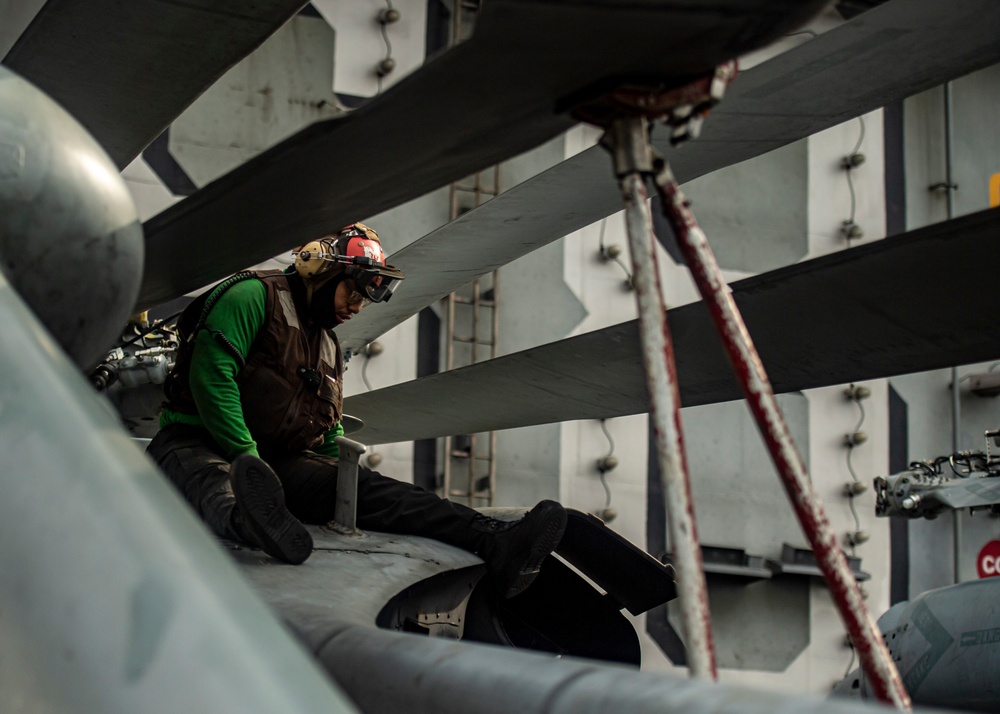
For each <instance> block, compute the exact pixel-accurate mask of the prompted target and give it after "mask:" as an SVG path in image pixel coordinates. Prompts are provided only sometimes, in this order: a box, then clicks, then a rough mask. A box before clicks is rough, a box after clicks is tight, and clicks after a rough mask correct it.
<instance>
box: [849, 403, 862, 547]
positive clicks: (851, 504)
mask: <svg viewBox="0 0 1000 714" xmlns="http://www.w3.org/2000/svg"><path fill="white" fill-rule="evenodd" d="M852 386H853V385H852ZM851 401H853V402H854V403H855V404H857V405H858V411H859V412H860V416H859V418H858V423H857V424H855V425H854V431H853V432H851V433H854V434H856V433H857V432H859V431H860V430H861V425H862V424H864V423H865V416H866V415H865V406H864V404H862V403H861V400H860V399H852V400H851ZM853 452H854V444H851V443H849V444H848V445H847V470H848V472H849V473H850V474H851V480H852V481H853V482H854V483H861V479H860V478H858V474H857V472H856V471H855V470H854V464H853V463H852V462H851V454H852V453H853ZM856 495H857V494H855V493H854V491H848V492H847V505H848V507H849V508H850V509H851V515H852V516H853V517H854V531H855V532H858V531H860V530H861V518H860V517H859V516H858V511H857V509H856V508H855V507H854V498H855V496H856ZM849 543H850V548H851V555H852V556H854V555H856V554H857V553H856V544H855V543H854V539H853V538H852V539H851V540H850V542H849Z"/></svg>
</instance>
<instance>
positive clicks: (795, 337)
mask: <svg viewBox="0 0 1000 714" xmlns="http://www.w3.org/2000/svg"><path fill="white" fill-rule="evenodd" d="M998 230H1000V211H997V210H989V211H983V212H981V213H976V214H973V215H971V216H965V217H963V218H958V219H955V220H952V221H949V222H947V223H942V224H937V225H935V226H929V227H927V228H923V229H921V230H919V231H914V232H913V233H908V234H905V235H902V236H897V237H895V238H887V239H886V240H884V241H879V242H877V243H873V244H869V245H866V246H862V247H859V248H855V249H852V250H847V251H843V252H840V253H837V254H834V255H829V256H826V257H823V258H818V259H816V260H811V261H807V262H805V263H800V264H798V265H794V266H790V267H788V268H784V269H782V270H779V271H775V272H773V273H768V274H765V275H762V276H758V277H755V278H750V279H748V280H743V281H740V282H738V283H735V284H734V285H733V292H734V295H735V296H736V300H737V302H738V304H739V306H740V309H741V310H742V312H743V316H744V318H745V320H746V323H747V326H748V328H749V330H750V334H751V335H752V336H753V338H754V341H755V343H756V345H757V348H758V350H759V351H760V355H761V358H762V360H763V362H764V365H765V367H766V368H767V370H768V372H769V374H770V378H771V382H772V384H773V386H774V388H775V390H776V391H778V392H788V391H796V390H801V389H807V388H811V387H820V386H825V385H830V384H840V383H843V382H848V381H852V380H863V379H875V378H879V377H887V376H890V375H895V374H904V373H908V372H917V371H922V370H928V369H935V368H938V367H943V366H947V365H953V364H967V363H971V362H982V361H986V360H989V359H995V358H1000V335H998V334H997V333H996V331H995V330H990V329H987V328H985V327H984V324H983V321H982V316H983V315H992V314H998V313H1000V292H998V291H996V290H994V289H993V283H994V278H995V265H996V263H997V260H998V259H1000V245H998V243H997V241H996V235H997V231H998ZM669 316H670V317H669V319H670V327H671V330H672V332H673V336H674V349H675V351H676V359H677V372H678V376H679V379H680V389H681V400H682V403H683V404H684V406H694V405H698V404H709V403H713V402H720V401H728V400H732V399H740V398H742V393H741V392H740V390H739V387H738V385H737V383H736V380H735V379H734V378H733V376H732V372H731V370H730V366H729V362H728V360H727V358H726V356H725V354H724V353H723V351H722V348H721V346H720V342H719V340H718V338H717V336H716V334H715V331H714V329H713V328H712V326H711V323H710V321H709V319H708V315H707V313H706V312H705V308H704V306H703V305H702V304H701V303H694V304H691V305H686V306H684V307H680V308H676V309H674V310H671V311H670V312H669ZM638 340H639V338H638V329H637V326H636V322H635V321H632V322H626V323H622V324H620V325H615V326H613V327H609V328H607V329H604V330H599V331H596V332H590V333H587V334H585V335H580V336H577V337H574V338H571V339H568V340H563V341H562V342H556V343H553V344H549V345H545V346H542V347H539V348H535V349H533V350H528V351H525V352H518V353H516V354H513V355H507V356H504V357H500V358H498V359H495V360H491V361H490V362H486V363H482V364H479V365H473V366H470V367H465V368H462V369H458V370H453V371H451V372H445V373H442V374H436V375H433V376H431V377H425V378H423V379H420V380H415V381H411V382H406V383H404V384H400V385H396V386H393V387H388V388H386V389H380V390H377V391H374V392H367V393H365V394H361V395H357V396H353V397H350V398H348V399H347V401H346V404H345V409H346V410H347V411H348V412H350V413H351V414H354V415H355V416H357V417H359V418H361V419H363V420H364V421H365V423H366V425H367V426H366V427H365V429H364V430H363V431H361V432H359V434H358V439H359V440H360V441H362V442H365V443H368V444H377V443H382V442H394V441H410V440H413V439H425V438H429V437H435V436H444V435H447V434H460V433H461V434H464V433H470V432H478V431H487V430H489V429H507V428H512V427H518V426H527V425H530V424H545V423H548V422H553V421H566V420H570V419H602V418H608V417H613V416H623V415H625V414H636V413H640V412H644V411H646V409H647V397H646V389H645V382H644V379H645V378H644V376H643V372H642V364H641V362H640V360H639V359H638V355H639V353H640V352H639V342H638ZM404 404H405V405H406V408H405V409H404V408H402V407H401V405H404ZM483 404H488V405H489V407H490V408H489V409H483V408H482V406H481V405H483ZM469 405H476V406H475V407H474V408H471V409H470V408H468V407H469Z"/></svg>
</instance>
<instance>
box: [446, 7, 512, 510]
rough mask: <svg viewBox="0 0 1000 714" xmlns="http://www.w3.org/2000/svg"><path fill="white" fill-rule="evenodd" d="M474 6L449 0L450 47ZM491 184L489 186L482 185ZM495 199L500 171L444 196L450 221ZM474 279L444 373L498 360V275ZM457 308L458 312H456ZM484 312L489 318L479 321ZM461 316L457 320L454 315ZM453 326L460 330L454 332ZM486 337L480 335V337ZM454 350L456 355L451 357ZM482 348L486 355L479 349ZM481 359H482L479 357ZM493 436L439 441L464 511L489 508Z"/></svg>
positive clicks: (459, 299)
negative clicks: (471, 508)
mask: <svg viewBox="0 0 1000 714" xmlns="http://www.w3.org/2000/svg"><path fill="white" fill-rule="evenodd" d="M479 6H480V2H479V0H454V3H453V5H452V7H453V13H452V28H451V29H452V32H451V37H452V44H453V45H454V44H458V43H459V42H462V41H463V40H466V39H468V37H469V35H471V32H472V28H473V26H474V25H475V20H476V15H477V14H478V12H479ZM487 181H490V185H487V183H486V182H487ZM498 193H500V166H499V165H497V166H494V167H493V168H492V169H487V170H485V171H480V172H478V173H476V174H474V175H472V176H470V177H468V178H466V179H465V181H461V182H455V183H453V184H452V185H451V187H450V191H449V204H450V207H449V220H452V221H454V220H455V219H456V218H458V217H459V216H460V215H461V214H462V213H465V212H466V211H470V210H472V209H473V208H476V207H478V206H480V205H482V204H483V203H484V202H485V201H487V200H489V199H490V198H492V197H494V196H496V195H497V194H498ZM488 278H489V279H488V281H486V282H487V284H486V285H485V286H484V279H482V278H480V279H476V280H475V281H473V283H472V284H471V285H469V286H466V287H465V288H463V289H462V290H461V291H456V292H453V293H452V294H451V295H449V296H448V297H447V298H445V299H446V300H447V313H448V320H447V327H446V335H445V369H446V370H451V369H455V367H461V366H465V365H471V364H475V363H476V362H479V361H481V360H483V359H493V358H494V357H496V355H497V335H498V332H499V324H500V311H499V305H498V301H497V297H498V287H499V271H493V273H492V275H491V276H488ZM459 307H461V310H459V309H458V308H459ZM484 312H488V313H489V314H488V315H485V316H484V314H483V313H484ZM459 313H461V315H459ZM456 322H460V323H461V327H460V328H457V327H456ZM484 333H485V334H484ZM456 347H457V348H458V352H459V353H460V354H458V355H456ZM482 348H486V349H482ZM484 354H485V357H484ZM496 446H497V437H496V432H492V431H491V432H487V433H484V434H465V435H462V436H448V437H445V439H444V473H443V477H442V491H443V493H442V495H443V496H444V497H445V498H450V499H453V500H458V501H460V502H464V503H465V504H466V505H469V506H473V507H475V506H492V505H493V499H494V494H495V492H496V460H495V458H496Z"/></svg>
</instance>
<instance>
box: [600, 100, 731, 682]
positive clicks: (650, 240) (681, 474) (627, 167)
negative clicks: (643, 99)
mask: <svg viewBox="0 0 1000 714" xmlns="http://www.w3.org/2000/svg"><path fill="white" fill-rule="evenodd" d="M647 131H648V128H647V124H646V120H645V119H643V118H641V117H627V118H622V119H617V120H615V121H614V123H613V124H612V125H611V127H610V128H609V130H608V133H607V134H606V135H605V145H606V146H607V147H608V148H609V149H610V150H611V152H612V155H613V157H614V164H615V174H616V175H617V176H618V179H619V181H620V184H621V189H622V196H623V198H624V200H625V206H626V208H625V216H626V223H627V225H628V238H629V248H630V252H631V255H632V279H633V283H634V285H635V294H636V300H637V302H638V308H639V335H640V339H641V342H642V360H643V365H644V367H645V371H646V387H647V389H648V391H649V401H650V418H651V419H652V420H653V432H654V434H655V436H656V450H657V456H658V458H659V463H660V479H661V481H662V483H663V493H664V498H665V500H666V506H667V513H668V515H669V521H670V541H671V543H672V545H673V565H674V568H675V569H676V571H677V595H678V599H679V602H680V607H681V626H682V629H683V632H684V644H685V646H686V649H687V659H688V666H689V667H690V671H691V676H692V677H697V678H702V679H716V678H717V672H716V666H715V650H714V647H713V645H712V628H711V619H710V613H709V607H708V588H707V585H706V583H705V573H704V570H703V569H702V559H701V546H700V544H699V542H698V529H697V527H696V524H695V517H694V504H693V502H692V499H691V481H690V478H689V476H688V470H687V461H686V459H685V455H684V445H683V439H682V433H681V413H680V393H679V391H678V388H677V371H676V368H675V366H674V350H673V344H672V342H671V340H670V330H669V328H668V327H667V311H666V305H665V304H664V301H663V291H662V289H661V286H660V276H659V271H658V269H657V263H656V247H655V243H654V241H655V236H654V235H653V221H652V214H651V212H650V209H649V201H648V198H649V196H648V194H647V192H646V186H645V177H646V176H647V175H648V174H649V173H650V172H651V171H652V163H651V162H652V158H653V154H652V151H651V147H650V145H649V140H648V135H647Z"/></svg>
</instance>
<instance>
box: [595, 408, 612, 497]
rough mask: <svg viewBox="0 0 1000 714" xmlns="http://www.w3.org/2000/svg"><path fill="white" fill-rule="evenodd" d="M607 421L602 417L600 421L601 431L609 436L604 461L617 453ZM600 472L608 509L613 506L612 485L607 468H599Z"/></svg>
mask: <svg viewBox="0 0 1000 714" xmlns="http://www.w3.org/2000/svg"><path fill="white" fill-rule="evenodd" d="M605 421H606V420H605V419H601V421H600V423H601V431H603V432H604V436H605V437H607V439H608V445H609V449H608V453H607V456H605V457H604V459H602V461H606V460H607V459H610V458H611V457H612V455H613V454H614V453H615V440H614V439H612V438H611V432H609V431H608V427H607V425H606V424H605V423H604V422H605ZM598 472H599V473H600V476H601V485H602V486H604V494H605V499H604V508H605V509H608V508H610V507H611V487H610V486H608V481H607V478H606V477H607V470H606V469H598Z"/></svg>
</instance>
